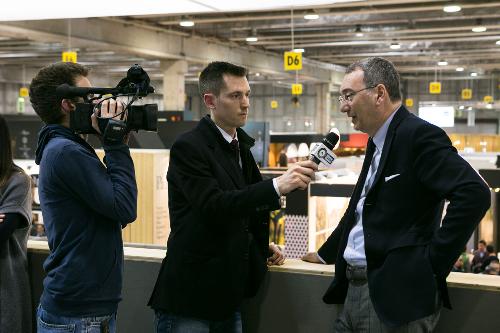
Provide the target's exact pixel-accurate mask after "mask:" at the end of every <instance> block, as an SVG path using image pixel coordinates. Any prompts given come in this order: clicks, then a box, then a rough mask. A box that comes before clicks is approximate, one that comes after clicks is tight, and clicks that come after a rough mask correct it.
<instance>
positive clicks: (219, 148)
mask: <svg viewBox="0 0 500 333" xmlns="http://www.w3.org/2000/svg"><path fill="white" fill-rule="evenodd" d="M197 129H198V130H199V131H200V132H201V133H202V135H203V136H204V137H205V139H206V142H207V145H208V146H209V147H210V148H212V149H213V151H214V155H215V157H216V158H217V160H218V161H220V163H219V164H220V165H221V166H222V167H223V168H224V170H226V172H227V174H228V175H229V176H230V177H231V179H232V180H233V183H234V184H235V186H236V187H237V188H238V189H240V188H243V187H245V181H244V179H243V175H242V173H241V170H240V167H239V165H237V164H236V162H235V161H234V159H233V158H232V156H231V154H232V151H231V147H230V145H229V143H228V142H227V141H226V140H225V139H224V137H223V136H222V134H221V133H220V131H219V129H218V128H217V126H215V124H214V122H213V121H212V120H211V119H210V116H209V115H207V116H205V117H203V118H202V119H201V120H200V122H199V123H198V126H197ZM238 135H239V133H238Z"/></svg>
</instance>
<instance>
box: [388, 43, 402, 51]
mask: <svg viewBox="0 0 500 333" xmlns="http://www.w3.org/2000/svg"><path fill="white" fill-rule="evenodd" d="M390 48H391V49H392V50H399V49H400V48H401V44H399V43H391V46H390Z"/></svg>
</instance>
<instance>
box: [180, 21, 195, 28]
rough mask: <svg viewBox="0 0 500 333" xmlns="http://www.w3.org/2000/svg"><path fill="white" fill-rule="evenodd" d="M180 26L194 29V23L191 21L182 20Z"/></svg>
mask: <svg viewBox="0 0 500 333" xmlns="http://www.w3.org/2000/svg"><path fill="white" fill-rule="evenodd" d="M179 25H180V26H181V27H192V26H193V25H194V22H193V21H190V20H182V21H180V22H179Z"/></svg>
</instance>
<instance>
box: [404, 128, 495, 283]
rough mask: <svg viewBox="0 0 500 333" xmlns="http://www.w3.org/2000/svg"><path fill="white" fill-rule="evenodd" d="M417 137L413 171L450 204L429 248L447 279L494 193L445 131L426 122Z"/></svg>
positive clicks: (437, 269) (436, 266) (440, 273)
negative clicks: (460, 153)
mask: <svg viewBox="0 0 500 333" xmlns="http://www.w3.org/2000/svg"><path fill="white" fill-rule="evenodd" d="M414 135H415V137H414V142H415V144H414V153H415V159H414V165H413V168H414V170H415V173H416V177H417V179H418V180H419V181H420V182H421V183H422V184H423V185H424V186H426V187H427V188H429V189H430V191H431V192H433V193H435V194H436V195H437V196H438V198H439V199H447V200H449V201H450V203H449V205H448V207H447V210H446V216H445V217H444V219H443V221H442V225H441V227H440V228H439V229H438V230H437V232H435V234H434V236H433V238H432V241H431V243H430V245H429V259H430V261H431V265H432V266H433V269H434V274H436V276H438V277H445V276H447V275H448V274H449V272H450V271H451V268H452V266H453V264H454V262H455V261H456V258H458V256H459V255H460V253H461V252H462V250H463V246H464V245H465V244H466V243H467V240H468V239H469V238H470V236H471V235H472V233H473V231H474V229H475V228H476V227H477V225H478V224H479V222H480V221H481V218H482V217H483V216H484V214H485V212H486V211H487V210H488V208H489V207H490V202H491V193H490V190H489V188H488V186H487V185H486V183H485V182H484V181H483V179H482V178H481V177H480V176H479V174H478V173H477V172H476V171H475V170H474V169H473V168H472V167H471V166H470V165H469V163H467V162H466V161H465V160H464V159H463V158H462V157H461V156H459V155H458V153H457V151H456V149H455V148H454V147H453V146H452V145H451V142H450V139H449V138H448V136H447V135H446V134H445V133H444V131H443V130H441V129H440V128H438V127H436V126H434V125H431V124H428V123H426V124H425V125H422V126H420V127H419V128H418V129H417V130H416V131H415V133H414ZM409 190H411V189H409Z"/></svg>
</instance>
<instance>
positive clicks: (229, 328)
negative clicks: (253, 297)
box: [155, 310, 242, 333]
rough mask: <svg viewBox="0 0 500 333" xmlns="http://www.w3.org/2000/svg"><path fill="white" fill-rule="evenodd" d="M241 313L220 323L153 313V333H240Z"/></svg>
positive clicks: (161, 312)
mask: <svg viewBox="0 0 500 333" xmlns="http://www.w3.org/2000/svg"><path fill="white" fill-rule="evenodd" d="M241 332H242V328H241V313H240V312H239V311H236V312H235V313H234V314H233V315H232V316H231V317H230V318H228V319H226V320H221V321H211V320H203V319H197V318H187V317H180V316H176V315H173V314H168V313H165V312H163V311H159V310H156V311H155V333H241Z"/></svg>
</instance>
